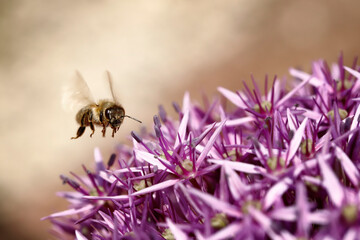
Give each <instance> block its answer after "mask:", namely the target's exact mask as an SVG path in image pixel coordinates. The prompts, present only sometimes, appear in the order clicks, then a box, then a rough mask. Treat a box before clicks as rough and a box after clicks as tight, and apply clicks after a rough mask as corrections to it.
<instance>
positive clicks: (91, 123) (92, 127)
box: [88, 112, 95, 137]
mask: <svg viewBox="0 0 360 240" xmlns="http://www.w3.org/2000/svg"><path fill="white" fill-rule="evenodd" d="M92 117H93V115H92V112H91V113H90V114H89V119H88V122H89V126H90V129H91V131H92V133H91V134H90V137H92V135H94V132H95V128H94V123H93V119H92Z"/></svg>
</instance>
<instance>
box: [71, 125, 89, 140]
mask: <svg viewBox="0 0 360 240" xmlns="http://www.w3.org/2000/svg"><path fill="white" fill-rule="evenodd" d="M85 128H86V127H85V126H80V127H79V129H78V130H77V133H76V137H72V138H71V139H77V138H79V137H81V135H83V133H84V132H85Z"/></svg>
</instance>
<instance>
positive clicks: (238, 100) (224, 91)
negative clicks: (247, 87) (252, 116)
mask: <svg viewBox="0 0 360 240" xmlns="http://www.w3.org/2000/svg"><path fill="white" fill-rule="evenodd" d="M218 91H219V92H220V93H221V94H222V95H223V96H224V97H226V98H227V99H228V100H229V101H230V102H232V103H233V104H235V105H236V106H238V107H239V108H242V109H245V108H247V106H246V104H244V103H243V101H242V100H241V98H240V97H239V95H237V94H236V93H234V92H232V91H230V90H227V89H226V88H223V87H218ZM242 97H243V98H244V99H246V97H245V96H242Z"/></svg>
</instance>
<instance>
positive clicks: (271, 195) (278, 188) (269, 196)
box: [264, 177, 293, 210]
mask: <svg viewBox="0 0 360 240" xmlns="http://www.w3.org/2000/svg"><path fill="white" fill-rule="evenodd" d="M292 183H293V181H292V180H291V179H290V178H289V177H286V178H284V179H282V180H281V181H280V182H277V183H276V184H275V185H274V186H272V187H271V188H270V189H269V191H268V192H267V193H266V195H265V199H264V209H265V210H267V209H268V208H269V207H271V206H272V205H273V203H274V202H275V201H276V200H279V199H281V198H280V197H281V196H282V195H283V193H284V192H286V190H288V188H289V186H291V184H292Z"/></svg>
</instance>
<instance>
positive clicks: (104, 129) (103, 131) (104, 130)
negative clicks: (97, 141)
mask: <svg viewBox="0 0 360 240" xmlns="http://www.w3.org/2000/svg"><path fill="white" fill-rule="evenodd" d="M101 132H102V134H103V137H105V133H106V126H105V124H103V129H102V130H101Z"/></svg>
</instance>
